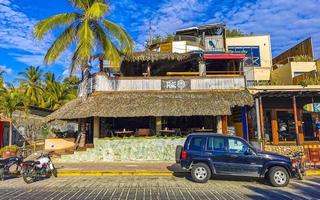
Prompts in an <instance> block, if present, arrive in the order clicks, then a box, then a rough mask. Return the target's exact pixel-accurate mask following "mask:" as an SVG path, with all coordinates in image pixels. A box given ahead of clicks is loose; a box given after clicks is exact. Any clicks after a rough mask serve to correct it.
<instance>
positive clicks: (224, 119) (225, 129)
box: [221, 115, 228, 135]
mask: <svg viewBox="0 0 320 200" xmlns="http://www.w3.org/2000/svg"><path fill="white" fill-rule="evenodd" d="M221 120H222V134H223V135H227V134H228V116H227V115H222V116H221Z"/></svg>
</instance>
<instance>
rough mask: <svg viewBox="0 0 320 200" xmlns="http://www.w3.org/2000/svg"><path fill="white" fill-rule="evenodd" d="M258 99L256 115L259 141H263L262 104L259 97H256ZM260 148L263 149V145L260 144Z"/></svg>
mask: <svg viewBox="0 0 320 200" xmlns="http://www.w3.org/2000/svg"><path fill="white" fill-rule="evenodd" d="M255 101H256V105H255V106H256V115H257V132H258V142H260V141H261V120H260V106H259V98H256V99H255ZM260 148H261V149H262V145H261V144H260Z"/></svg>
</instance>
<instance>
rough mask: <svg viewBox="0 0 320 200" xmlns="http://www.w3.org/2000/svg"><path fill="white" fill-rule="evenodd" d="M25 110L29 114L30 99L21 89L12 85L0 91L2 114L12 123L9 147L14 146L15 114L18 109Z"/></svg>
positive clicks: (0, 110) (0, 109)
mask: <svg viewBox="0 0 320 200" xmlns="http://www.w3.org/2000/svg"><path fill="white" fill-rule="evenodd" d="M22 108H23V109H24V110H25V113H27V112H28V99H27V98H26V96H25V94H24V93H23V92H21V90H20V89H18V88H15V87H14V86H13V85H10V86H9V87H8V88H6V87H3V89H2V90H1V91H0V113H2V114H3V115H4V117H6V118H8V119H9V121H10V130H9V145H10V146H11V145H12V129H13V112H14V111H16V110H18V109H22Z"/></svg>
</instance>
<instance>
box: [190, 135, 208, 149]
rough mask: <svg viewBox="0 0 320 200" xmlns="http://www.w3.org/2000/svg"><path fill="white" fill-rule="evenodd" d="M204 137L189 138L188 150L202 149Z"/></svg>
mask: <svg viewBox="0 0 320 200" xmlns="http://www.w3.org/2000/svg"><path fill="white" fill-rule="evenodd" d="M204 139H205V137H193V138H191V141H190V144H189V150H192V151H201V150H202V149H203V148H202V147H203V144H204V141H205V140H204Z"/></svg>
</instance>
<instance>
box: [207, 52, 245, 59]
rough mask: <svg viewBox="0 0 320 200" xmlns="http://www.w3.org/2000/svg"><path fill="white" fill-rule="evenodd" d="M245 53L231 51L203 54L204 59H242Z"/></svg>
mask: <svg viewBox="0 0 320 200" xmlns="http://www.w3.org/2000/svg"><path fill="white" fill-rule="evenodd" d="M245 57H246V54H232V53H223V54H203V58H204V59H209V60H210V59H212V60H214V59H240V60H242V59H244V58H245Z"/></svg>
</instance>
